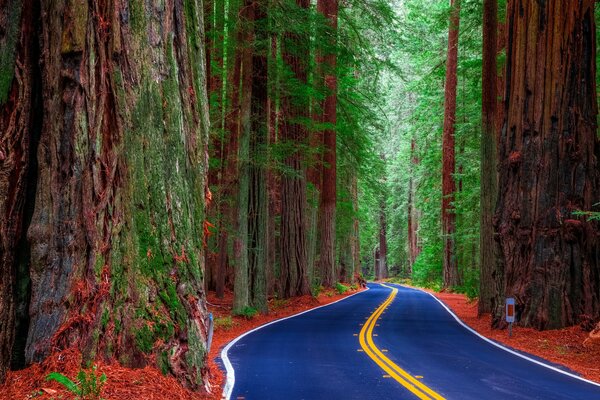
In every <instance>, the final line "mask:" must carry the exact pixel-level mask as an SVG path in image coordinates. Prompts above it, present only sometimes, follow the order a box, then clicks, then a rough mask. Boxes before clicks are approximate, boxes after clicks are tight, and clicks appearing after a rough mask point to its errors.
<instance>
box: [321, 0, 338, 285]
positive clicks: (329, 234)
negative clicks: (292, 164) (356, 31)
mask: <svg viewBox="0 0 600 400" xmlns="http://www.w3.org/2000/svg"><path fill="white" fill-rule="evenodd" d="M317 11H318V12H320V13H322V14H323V15H324V16H325V18H327V21H328V23H329V28H330V31H329V32H327V33H328V35H327V38H325V40H324V43H325V46H323V48H322V49H321V57H320V58H321V63H320V64H321V68H320V71H321V73H322V75H323V81H324V89H325V90H326V91H327V97H325V100H324V101H323V104H322V112H323V114H322V115H321V122H322V123H324V124H328V125H330V127H329V128H328V129H325V130H324V131H323V135H322V136H323V164H322V169H321V170H322V178H321V182H322V188H321V200H320V203H319V238H320V239H319V244H320V251H319V271H320V274H321V277H322V279H323V284H324V285H325V286H331V285H333V283H334V281H335V279H336V277H337V275H338V274H337V273H336V271H335V269H336V268H335V267H336V265H335V248H336V247H335V207H336V200H337V194H336V131H335V124H336V119H337V113H336V108H337V76H336V63H337V57H336V45H337V17H338V1H337V0H319V1H318V2H317Z"/></svg>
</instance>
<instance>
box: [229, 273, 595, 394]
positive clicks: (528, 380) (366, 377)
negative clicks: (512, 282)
mask: <svg viewBox="0 0 600 400" xmlns="http://www.w3.org/2000/svg"><path fill="white" fill-rule="evenodd" d="M369 287H370V290H368V291H366V292H362V293H359V294H357V295H355V296H352V297H349V298H347V299H344V300H343V301H340V302H338V303H334V304H331V305H328V306H325V307H321V308H318V309H315V310H312V311H309V312H306V313H303V314H301V315H298V316H295V317H292V318H288V319H284V320H280V321H277V322H275V323H271V324H268V325H266V326H263V327H261V328H259V329H257V330H255V331H252V332H250V333H248V334H246V335H243V336H242V337H240V338H238V339H236V340H234V341H233V342H231V343H230V344H229V345H228V346H227V347H226V348H225V349H224V350H223V352H222V353H221V357H222V360H223V363H224V364H225V366H226V368H227V370H228V371H227V372H228V379H227V381H228V382H227V385H226V389H225V391H224V396H225V397H226V398H231V399H247V400H270V399H272V400H296V399H297V400H301V399H306V400H319V399H327V400H333V399H437V400H440V399H456V400H468V399H477V400H480V399H485V400H487V399H490V400H492V399H502V400H505V399H519V400H520V399H523V400H525V399H540V400H554V399H556V400H559V399H577V400H583V399H600V385H597V384H594V383H590V382H587V381H585V380H582V379H578V378H576V377H575V376H573V375H570V374H568V373H563V372H560V370H559V369H558V368H556V367H555V366H550V365H548V366H544V365H542V364H543V362H542V361H541V360H539V359H536V358H535V357H533V356H527V355H522V354H520V353H517V352H514V351H507V350H506V349H504V348H501V347H500V346H499V345H496V344H493V343H491V342H490V341H488V340H487V339H484V338H481V337H479V336H477V335H476V334H475V333H473V332H472V331H470V330H468V328H466V327H465V326H463V325H461V323H460V322H459V321H457V319H455V317H454V316H453V315H452V314H451V313H450V312H449V311H448V310H447V309H446V308H445V307H444V306H443V305H442V304H441V303H439V302H438V301H437V299H435V298H434V297H433V296H431V295H429V294H427V293H425V292H422V291H419V290H414V289H409V288H405V287H402V286H397V285H389V286H387V287H384V286H381V285H376V284H370V285H369ZM524 357H525V358H524ZM527 357H529V358H530V359H527Z"/></svg>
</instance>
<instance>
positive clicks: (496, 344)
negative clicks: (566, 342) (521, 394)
mask: <svg viewBox="0 0 600 400" xmlns="http://www.w3.org/2000/svg"><path fill="white" fill-rule="evenodd" d="M399 286H402V285H399ZM402 287H403V288H406V289H413V290H418V291H419V292H423V293H426V294H428V295H430V296H431V297H433V298H434V299H435V300H436V301H437V302H438V303H440V304H441V305H442V307H444V309H445V310H446V311H447V312H448V313H449V314H450V315H451V316H452V317H454V319H455V320H456V321H457V322H458V323H459V324H460V325H461V326H462V327H463V328H465V329H466V330H468V331H469V332H471V333H473V334H474V335H476V336H478V337H479V338H480V339H483V340H485V341H486V342H488V343H490V344H491V345H493V346H496V347H498V348H499V349H502V350H504V351H506V352H509V353H510V354H512V355H515V356H517V357H521V358H522V359H524V360H527V361H530V362H532V363H534V364H537V365H541V366H542V367H545V368H548V369H551V370H552V371H555V372H558V373H560V374H563V375H567V376H569V377H571V378H575V379H578V380H580V381H583V382H586V383H589V384H591V385H594V386H598V387H600V383H598V382H594V381H590V380H589V379H585V378H582V377H581V376H578V375H575V374H572V373H570V372H567V371H563V370H562V369H560V368H556V367H554V366H552V365H549V364H546V363H543V362H541V361H538V360H535V359H533V358H531V357H527V356H526V355H524V354H521V353H518V352H516V351H514V350H511V349H509V348H508V347H505V346H503V345H501V344H499V343H497V342H494V341H493V340H491V339H488V338H486V337H485V336H483V335H481V334H480V333H479V332H477V331H476V330H474V329H473V328H471V327H470V326H468V325H467V324H465V323H464V322H463V321H462V320H461V319H460V318H458V316H457V315H456V314H454V312H453V311H452V310H450V308H448V306H447V305H446V304H444V302H443V301H441V300H440V299H438V298H437V297H435V296H434V295H433V294H431V293H429V292H426V291H424V290H421V289H417V288H412V287H406V286H402Z"/></svg>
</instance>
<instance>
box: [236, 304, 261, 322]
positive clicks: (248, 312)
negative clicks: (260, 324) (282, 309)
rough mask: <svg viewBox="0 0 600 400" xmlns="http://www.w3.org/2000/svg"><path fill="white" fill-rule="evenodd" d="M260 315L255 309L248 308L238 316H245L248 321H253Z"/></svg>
mask: <svg viewBox="0 0 600 400" xmlns="http://www.w3.org/2000/svg"><path fill="white" fill-rule="evenodd" d="M256 314H258V310H257V309H256V308H254V307H250V306H246V307H244V309H243V310H242V311H240V312H239V313H238V314H237V315H240V316H243V317H245V318H246V319H252V318H254V316H255V315H256Z"/></svg>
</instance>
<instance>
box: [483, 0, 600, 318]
mask: <svg viewBox="0 0 600 400" xmlns="http://www.w3.org/2000/svg"><path fill="white" fill-rule="evenodd" d="M594 6H595V2H594V1H593V0H582V1H576V2H572V1H568V2H565V1H561V0H549V1H546V2H526V3H523V2H520V1H509V3H508V9H507V29H508V43H507V56H508V60H507V65H506V68H507V69H506V96H505V103H504V106H505V112H506V114H505V117H504V125H503V128H502V135H501V140H500V152H499V160H500V181H499V199H498V207H497V210H496V217H495V221H496V223H495V231H496V233H497V235H498V243H499V256H500V262H499V264H498V270H497V273H496V280H497V281H498V288H497V291H496V293H495V298H494V300H495V304H494V305H495V310H494V311H495V313H494V316H493V323H494V324H495V325H496V326H499V325H501V324H502V317H503V312H502V310H503V304H504V298H505V297H506V296H513V297H515V298H516V300H517V305H518V307H517V308H518V309H519V310H520V311H521V312H520V321H519V323H520V324H521V325H523V326H532V327H535V328H538V329H550V328H558V327H562V326H565V325H570V324H574V323H577V322H578V318H579V316H580V315H582V314H586V315H589V316H591V317H593V318H597V317H598V316H599V315H600V301H599V300H600V299H599V293H600V265H599V263H600V259H599V257H598V254H600V242H599V227H598V223H597V222H594V221H587V220H585V219H584V218H580V217H577V216H576V215H575V214H574V211H576V210H591V209H593V207H594V204H595V203H597V202H598V199H600V169H599V166H598V159H599V158H600V143H599V141H598V137H597V123H596V116H597V100H596V80H595V77H596V57H595V56H596V38H595V32H596V29H595V20H594Z"/></svg>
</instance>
